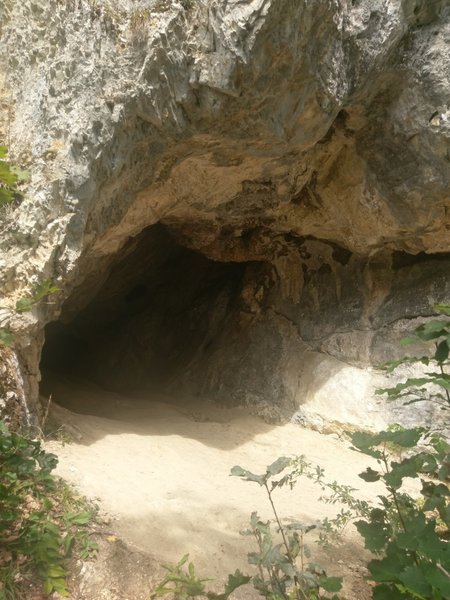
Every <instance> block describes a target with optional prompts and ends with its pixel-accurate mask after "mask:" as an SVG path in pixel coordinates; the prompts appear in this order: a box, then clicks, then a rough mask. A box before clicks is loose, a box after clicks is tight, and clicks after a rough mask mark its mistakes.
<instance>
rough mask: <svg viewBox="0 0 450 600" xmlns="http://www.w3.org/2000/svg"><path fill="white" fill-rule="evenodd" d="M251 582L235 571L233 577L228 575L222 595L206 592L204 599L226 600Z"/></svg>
mask: <svg viewBox="0 0 450 600" xmlns="http://www.w3.org/2000/svg"><path fill="white" fill-rule="evenodd" d="M250 580H251V577H249V576H248V575H244V574H243V573H241V572H240V571H239V569H237V570H236V571H235V572H234V574H233V575H228V580H227V583H226V585H225V590H224V592H223V593H222V594H216V593H214V592H208V593H207V594H206V597H207V598H208V600H227V599H228V598H229V596H231V594H232V593H233V592H234V591H235V590H236V589H237V588H239V587H241V586H243V585H245V584H247V583H248V582H249V581H250Z"/></svg>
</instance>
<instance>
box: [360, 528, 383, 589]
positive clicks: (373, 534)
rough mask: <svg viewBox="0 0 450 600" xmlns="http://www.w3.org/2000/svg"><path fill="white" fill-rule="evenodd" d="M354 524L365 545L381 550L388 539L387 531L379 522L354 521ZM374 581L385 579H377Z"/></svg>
mask: <svg viewBox="0 0 450 600" xmlns="http://www.w3.org/2000/svg"><path fill="white" fill-rule="evenodd" d="M355 526H356V529H357V530H358V532H359V533H360V534H361V535H362V537H363V538H364V545H365V547H366V548H367V549H368V550H371V551H372V552H377V551H378V550H382V549H383V548H384V547H385V546H386V544H387V543H388V541H389V531H388V529H387V528H386V526H383V524H382V523H380V522H373V523H368V522H367V521H356V523H355ZM375 581H386V580H383V579H381V580H380V579H378V580H375Z"/></svg>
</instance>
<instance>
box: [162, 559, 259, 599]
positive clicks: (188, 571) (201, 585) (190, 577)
mask: <svg viewBox="0 0 450 600" xmlns="http://www.w3.org/2000/svg"><path fill="white" fill-rule="evenodd" d="M188 559H189V555H188V554H186V555H185V556H183V558H182V559H181V560H180V562H178V563H177V564H176V565H164V568H165V569H166V571H167V575H166V576H165V577H164V579H163V580H162V581H161V583H160V584H159V585H158V587H157V588H156V590H155V592H154V593H153V594H152V596H151V597H152V599H153V598H159V597H161V596H167V594H170V595H171V596H172V597H173V598H175V599H176V600H188V599H190V598H207V600H228V598H229V597H230V596H231V594H232V593H233V592H234V590H236V589H237V588H238V587H240V586H242V585H245V584H246V583H248V582H249V581H250V577H248V576H247V575H243V574H242V573H241V572H240V571H239V570H237V571H236V572H235V573H234V575H229V576H228V581H227V583H226V585H225V589H224V591H223V592H222V593H221V594H216V593H215V592H211V591H207V590H206V589H205V583H206V582H207V581H212V580H211V579H201V578H200V577H198V576H197V575H196V573H195V566H194V564H193V563H192V562H190V563H189V564H188V565H187V568H186V567H185V564H186V563H187V561H188ZM169 584H171V587H169Z"/></svg>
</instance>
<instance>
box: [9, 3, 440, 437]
mask: <svg viewBox="0 0 450 600" xmlns="http://www.w3.org/2000/svg"><path fill="white" fill-rule="evenodd" d="M0 13H1V14H0V23H2V25H1V31H0V36H1V56H2V57H3V59H2V62H1V66H0V68H1V69H2V79H3V81H4V85H3V91H2V93H1V96H0V102H1V103H2V108H3V110H2V114H1V118H0V132H1V138H2V139H3V138H4V139H5V141H6V142H7V144H8V145H9V146H10V148H11V151H12V153H13V157H14V159H15V160H16V161H17V162H18V163H20V164H22V165H25V166H27V167H28V168H29V169H30V171H31V173H32V178H31V181H30V183H29V186H28V189H27V191H26V196H25V199H24V200H23V202H22V203H21V204H20V206H16V207H14V208H12V209H11V208H10V209H8V210H7V211H5V210H3V212H2V214H1V216H0V224H1V237H0V249H1V254H0V285H1V290H2V296H3V298H2V301H1V305H2V306H4V307H7V308H8V307H9V308H12V307H13V306H14V303H15V301H16V300H17V298H19V297H21V296H23V295H24V294H25V295H26V294H27V293H29V290H30V288H31V286H32V285H33V284H34V283H36V282H38V281H42V280H45V279H51V280H52V281H54V282H55V283H56V284H57V285H58V286H59V287H60V288H61V292H60V293H59V294H58V295H55V296H52V298H51V299H50V300H49V302H47V303H42V304H41V305H39V306H38V307H36V308H35V309H34V311H33V312H32V313H31V314H27V315H25V316H22V317H20V318H18V317H17V316H15V315H12V313H10V312H8V311H7V310H6V311H5V309H3V310H4V314H3V320H4V321H8V320H10V321H11V327H12V328H13V329H14V330H15V331H16V334H17V337H16V340H17V341H16V349H15V352H16V354H17V360H18V364H19V365H20V369H19V370H20V372H21V375H22V377H23V380H24V389H25V392H24V393H25V397H26V399H27V402H28V405H29V407H30V408H31V411H32V412H33V413H34V414H37V413H38V412H39V404H38V402H37V400H38V380H39V376H40V375H39V360H40V353H41V349H42V346H43V344H44V338H45V335H44V333H45V332H44V327H45V325H46V324H47V323H50V322H53V325H50V326H49V327H48V328H47V332H46V338H47V344H46V347H45V349H44V359H45V361H46V365H47V366H48V367H51V368H57V367H61V365H60V364H59V365H58V364H57V363H58V359H57V357H59V358H61V356H62V357H66V359H67V360H66V361H63V362H65V366H67V363H68V362H69V363H70V364H71V365H73V366H74V367H76V368H77V369H78V373H80V372H81V373H84V374H87V375H89V377H92V378H94V379H96V380H97V381H99V382H101V383H102V384H104V385H109V386H110V387H114V388H120V389H128V388H129V387H132V386H133V385H134V386H135V387H136V388H138V387H141V388H142V387H146V386H151V385H156V384H158V385H163V386H164V387H165V388H169V389H171V390H183V393H187V394H200V395H202V396H207V397H209V398H213V399H218V400H220V401H224V402H231V403H233V404H239V403H244V404H258V405H264V406H269V407H271V406H277V407H278V408H279V409H280V410H281V412H283V413H284V414H285V415H287V416H289V417H293V418H296V419H300V420H306V421H308V422H311V423H313V424H315V426H318V427H323V426H325V424H326V423H327V422H330V421H331V422H333V421H337V422H351V423H354V424H359V425H365V426H376V425H379V424H380V423H382V422H383V421H385V420H391V419H392V418H394V417H395V418H397V417H398V415H397V413H396V412H395V411H394V414H393V413H392V410H391V409H385V408H384V407H380V406H379V405H378V404H377V402H376V401H375V399H374V396H373V386H374V385H375V384H376V382H377V378H376V377H375V376H374V374H373V372H372V371H371V368H370V366H371V365H373V364H376V363H378V362H379V361H380V360H383V359H384V358H386V357H390V356H392V353H393V352H394V351H395V349H396V344H397V340H398V338H399V337H400V336H401V334H402V332H403V331H404V330H405V328H406V327H409V326H410V325H411V323H413V324H414V322H415V321H414V319H416V318H418V319H420V318H423V317H426V316H428V315H430V312H431V310H430V306H431V305H432V304H433V303H435V302H445V301H448V300H449V298H450V278H449V274H450V197H449V192H448V186H449V180H450V162H449V161H450V149H449V137H450V106H449V105H448V99H449V97H450V79H449V77H448V64H449V61H450V7H449V6H448V2H447V1H446V0H442V1H440V0H437V1H433V2H429V1H427V0H314V1H312V0H246V1H244V2H242V1H237V0H236V1H235V0H183V1H182V2H181V3H177V2H169V1H166V0H156V2H155V1H145V0H141V1H138V0H135V1H131V0H109V1H105V2H102V3H98V2H94V1H93V0H24V1H23V2H18V1H16V0H5V2H4V3H3V4H2V7H1V8H0ZM55 357H56V358H55ZM59 362H61V360H59ZM63 366H64V365H63ZM368 415H369V416H368Z"/></svg>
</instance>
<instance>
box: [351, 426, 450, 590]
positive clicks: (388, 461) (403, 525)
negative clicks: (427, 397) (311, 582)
mask: <svg viewBox="0 0 450 600" xmlns="http://www.w3.org/2000/svg"><path fill="white" fill-rule="evenodd" d="M424 434H425V438H423V436H424ZM421 440H422V441H423V442H426V444H427V446H426V448H425V449H423V450H421V451H419V449H418V444H419V442H420V441H421ZM352 444H353V448H354V449H355V450H357V451H359V452H362V453H364V454H367V455H368V456H371V457H373V458H375V459H376V460H377V462H378V464H379V466H380V468H379V469H377V470H375V469H372V468H371V467H369V468H368V469H366V471H365V472H364V473H361V474H360V477H361V478H362V479H364V480H365V481H367V482H375V481H379V482H382V483H383V484H384V487H385V489H386V493H385V494H382V495H380V496H379V499H380V504H379V505H378V506H375V507H373V508H372V509H371V510H370V512H369V515H368V518H364V519H361V520H359V521H357V522H356V527H357V529H358V531H359V533H360V534H361V535H362V537H363V538H364V541H365V546H366V548H367V549H369V550H371V551H372V552H375V553H377V554H378V555H379V557H377V558H375V559H374V560H372V561H371V562H370V563H369V565H368V567H369V571H370V574H371V579H372V581H373V582H374V583H375V584H376V587H375V588H374V592H373V598H374V599H375V600H396V599H397V598H398V599H399V600H400V599H402V600H403V599H405V597H407V598H417V599H420V600H428V599H432V600H445V599H446V598H449V597H450V572H449V571H450V544H449V543H448V537H449V531H450V502H449V498H450V490H449V486H448V482H449V481H450V445H449V444H448V442H446V441H445V440H444V439H443V438H442V437H440V436H438V435H437V434H428V435H427V434H426V432H425V430H424V429H420V428H417V429H410V430H403V429H401V428H397V430H395V431H382V432H380V433H377V434H369V433H361V432H360V433H354V434H353V435H352ZM392 446H394V447H397V448H401V449H408V450H412V453H410V454H408V455H407V456H406V457H400V459H399V460H393V459H392V458H391V456H390V453H389V451H388V448H389V447H392ZM405 478H413V479H418V480H419V481H420V483H421V489H420V496H421V498H422V500H421V501H419V500H418V499H417V498H415V497H414V496H412V495H410V494H409V493H407V492H406V491H405V490H404V488H403V484H404V479H405Z"/></svg>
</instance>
